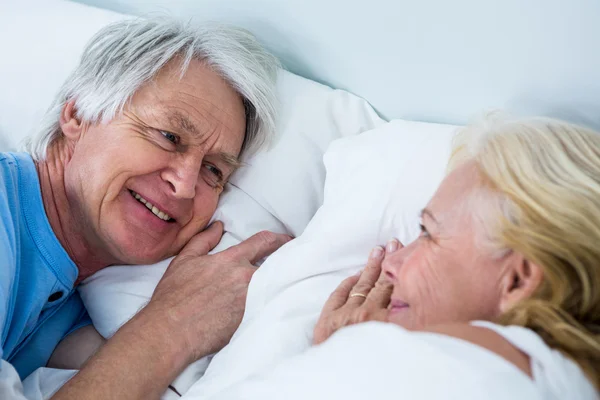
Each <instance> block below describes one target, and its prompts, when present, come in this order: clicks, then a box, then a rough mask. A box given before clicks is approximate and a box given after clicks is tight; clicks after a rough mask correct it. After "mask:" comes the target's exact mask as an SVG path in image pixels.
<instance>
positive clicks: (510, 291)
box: [500, 254, 544, 313]
mask: <svg viewBox="0 0 600 400" xmlns="http://www.w3.org/2000/svg"><path fill="white" fill-rule="evenodd" d="M513 255H514V258H513V260H511V262H510V264H509V265H508V268H507V269H506V274H505V276H504V278H503V280H502V297H501V299H500V312H501V313H504V312H506V311H508V310H509V309H510V308H512V307H513V306H515V305H516V304H517V303H518V302H520V301H522V300H525V299H527V298H529V297H531V296H532V295H533V293H534V292H535V291H536V290H537V288H538V287H539V286H540V284H541V283H542V279H543V278H544V272H543V270H542V268H541V267H540V266H539V265H537V264H535V263H533V262H531V261H529V260H526V259H525V258H523V256H521V255H519V254H513Z"/></svg>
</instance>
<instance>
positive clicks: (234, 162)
mask: <svg viewBox="0 0 600 400" xmlns="http://www.w3.org/2000/svg"><path fill="white" fill-rule="evenodd" d="M217 156H218V157H219V159H220V160H221V161H223V162H224V163H225V164H227V165H228V166H229V168H231V171H232V172H233V171H235V170H236V169H238V168H239V167H241V166H242V162H241V161H240V159H239V158H237V157H236V156H234V155H233V154H229V153H223V152H221V153H219V154H218V155H217Z"/></svg>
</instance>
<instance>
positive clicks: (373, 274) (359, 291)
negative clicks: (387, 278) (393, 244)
mask: <svg viewBox="0 0 600 400" xmlns="http://www.w3.org/2000/svg"><path fill="white" fill-rule="evenodd" d="M383 253H384V251H383V248H382V247H381V246H376V247H375V248H373V250H371V254H370V255H369V261H368V262H367V266H366V267H365V269H363V271H362V274H360V279H359V280H358V282H356V285H354V288H352V292H351V293H350V296H351V297H350V298H348V304H354V305H360V304H362V303H363V302H364V301H365V298H366V297H367V295H368V294H369V292H370V291H371V289H372V288H373V286H374V285H375V282H377V279H378V278H379V275H380V274H381V261H382V260H383ZM353 294H355V295H356V296H352V295H353ZM360 295H364V296H360Z"/></svg>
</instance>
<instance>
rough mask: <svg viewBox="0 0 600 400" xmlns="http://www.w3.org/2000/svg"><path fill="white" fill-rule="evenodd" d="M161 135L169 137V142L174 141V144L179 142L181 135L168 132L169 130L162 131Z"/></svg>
mask: <svg viewBox="0 0 600 400" xmlns="http://www.w3.org/2000/svg"><path fill="white" fill-rule="evenodd" d="M160 133H161V135H163V136H164V137H165V139H167V140H168V141H169V142H171V143H173V144H179V136H177V135H175V134H173V133H171V132H167V131H160Z"/></svg>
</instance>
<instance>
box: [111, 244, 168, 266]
mask: <svg viewBox="0 0 600 400" xmlns="http://www.w3.org/2000/svg"><path fill="white" fill-rule="evenodd" d="M118 253H119V254H120V257H119V260H120V263H121V264H124V265H151V264H156V263H158V262H160V261H163V260H165V259H167V258H170V257H172V256H173V255H174V253H173V251H172V250H170V249H169V250H162V249H157V248H156V247H154V248H150V249H149V248H140V247H139V246H137V247H135V248H132V247H122V248H120V249H119V252H118Z"/></svg>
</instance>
